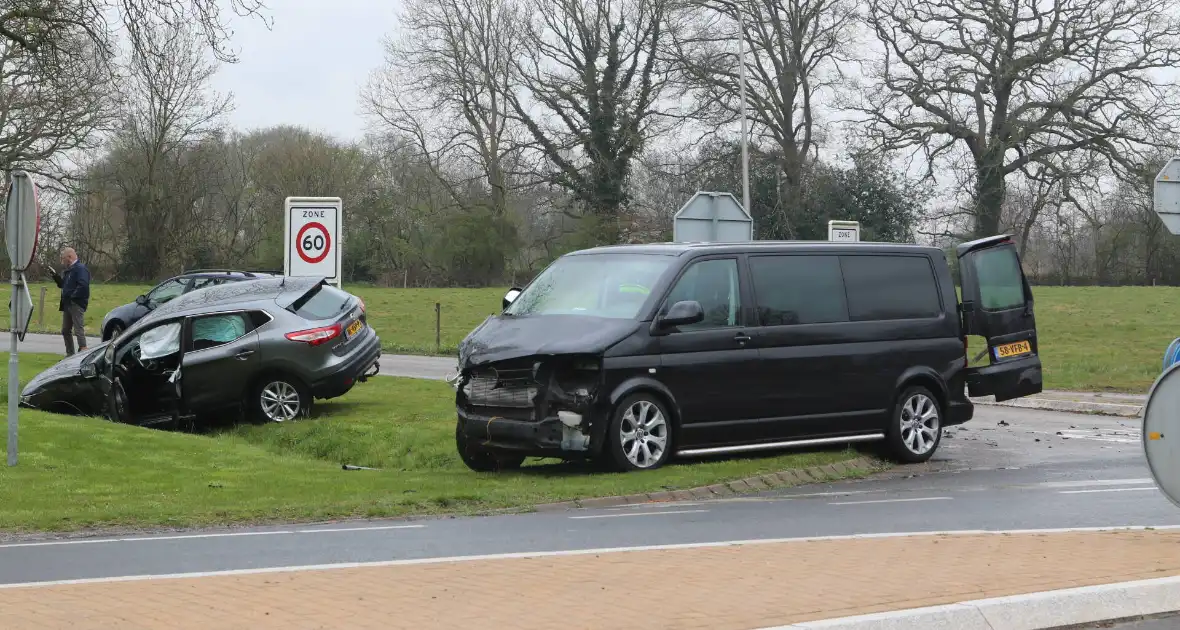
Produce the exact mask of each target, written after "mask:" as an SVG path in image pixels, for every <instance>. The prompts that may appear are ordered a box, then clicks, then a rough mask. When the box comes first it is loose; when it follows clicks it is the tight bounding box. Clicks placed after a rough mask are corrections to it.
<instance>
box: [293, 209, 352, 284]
mask: <svg viewBox="0 0 1180 630" xmlns="http://www.w3.org/2000/svg"><path fill="white" fill-rule="evenodd" d="M342 210H343V208H342V206H341V203H340V198H339V197H287V201H286V203H285V207H284V209H283V211H284V216H285V218H284V225H285V230H284V231H285V232H286V236H285V238H284V245H283V255H284V256H283V258H284V261H285V263H284V267H283V273H284V274H286V275H288V276H322V277H324V278H327V279H328V282H331V283H333V284H335V285H336V286H340V232H341V223H342V221H341V220H342V219H343V214H344V213H343V211H342Z"/></svg>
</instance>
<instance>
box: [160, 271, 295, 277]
mask: <svg viewBox="0 0 1180 630" xmlns="http://www.w3.org/2000/svg"><path fill="white" fill-rule="evenodd" d="M193 273H224V274H231V273H240V274H242V275H243V276H247V277H253V276H255V275H257V274H260V273H265V274H273V273H274V272H271V271H246V270H245V269H184V270H182V271H181V272H180V275H182V276H187V275H189V274H193Z"/></svg>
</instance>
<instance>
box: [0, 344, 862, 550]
mask: <svg viewBox="0 0 1180 630" xmlns="http://www.w3.org/2000/svg"><path fill="white" fill-rule="evenodd" d="M0 359H3V360H7V356H6V355H2V354H0ZM53 360H54V359H53V358H51V357H46V356H42V355H21V375H22V379H27V378H29V377H31V376H32V375H33V374H35V373H36V372H37V371H38V370H39V369H42V368H43V367H45V366H47V365H49V364H51V363H52V362H53ZM452 401H453V391H452V390H451V389H450V388H449V387H448V386H447V385H445V384H441V383H437V382H432V381H418V380H410V379H395V378H390V377H380V379H379V380H377V381H370V382H369V383H367V384H364V385H361V386H359V387H358V388H357V389H355V390H354V391H353V392H351V393H349V394H348V395H347V396H345V397H343V398H340V399H337V400H335V401H328V402H323V403H320V404H318V405H317V406H316V407H315V410H314V411H313V415H312V417H311V418H309V419H307V420H303V421H300V422H295V423H289V424H283V425H261V426H242V427H236V428H230V429H225V430H222V431H220V432H217V433H213V434H210V435H190V434H182V433H170V432H164V431H155V430H151V429H141V428H136V427H131V426H126V425H119V424H114V423H111V422H107V421H104V420H99V419H93V418H78V417H68V416H59V415H52V414H46V413H39V412H33V411H27V410H22V412H21V433H20V447H21V448H20V450H21V453H20V464H19V465H18V466H17V467H16V468H7V467H0V530H6V531H24V530H76V529H81V528H93V527H112V526H132V527H152V526H168V527H183V526H197V525H214V524H229V523H257V522H269V521H304V520H316V519H327V518H343V517H381V516H399V515H410V514H438V513H471V512H478V511H484V510H491V509H497V508H510V507H527V506H530V505H535V504H538V503H547V502H552V501H564V500H570V499H574V498H579V497H590V496H610V495H618V494H629V493H633V492H650V491H656V490H662V489H682V488H691V487H697V486H701V485H707V484H711V483H717V482H720V481H723V480H728V479H735V478H742V477H748V476H751V475H756V474H764V473H768V472H773V471H779V470H785V469H790V468H798V467H807V466H812V465H817V464H823V463H831V462H836V461H841V460H845V459H848V458H851V457H853V456H855V453H854V452H852V451H819V452H812V453H792V454H778V455H771V456H764V457H742V458H732V459H718V460H713V461H706V462H698V463H692V464H685V463H677V464H674V465H670V466H667V467H665V468H662V469H660V470H655V471H649V472H636V473H625V474H618V473H600V472H592V471H590V470H589V469H588V468H587V467H585V466H580V465H569V464H561V463H555V462H552V461H548V462H535V463H531V464H530V465H528V466H526V467H525V468H524V469H523V470H521V471H519V472H515V473H500V474H477V473H473V472H471V471H469V470H467V469H466V468H465V467H464V466H463V464H462V462H461V461H460V460H459V458H458V456H457V455H456V454H455V451H454V442H453V440H454V422H455V420H454V408H453V402H452ZM343 463H347V464H355V465H360V466H367V467H372V468H379V469H380V470H376V471H369V470H362V471H345V470H342V467H341V464H343Z"/></svg>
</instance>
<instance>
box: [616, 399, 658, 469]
mask: <svg viewBox="0 0 1180 630" xmlns="http://www.w3.org/2000/svg"><path fill="white" fill-rule="evenodd" d="M607 431H608V434H607V443H606V446H607V448H608V449H609V450H610V454H609V457H610V461H611V463H612V464H614V467H615V469H616V470H620V471H630V470H653V469H655V468H659V467H660V466H663V465H664V463H665V462H667V461H668V459H670V458H671V455H672V448H673V443H672V440H673V438H674V437H675V436H674V435H673V434H672V417H671V416H670V415H668V410H667V408H666V407H665V406H664V402H663V401H662V400H660V399H659V398H657V397H656V396H653V395H651V394H648V393H646V392H643V393H639V394H633V395H631V396H628V397H627V398H624V399H623V401H622V402H620V403H619V405H618V406H617V407H615V411H614V414H613V415H612V416H611V423H610V428H609V429H608V430H607Z"/></svg>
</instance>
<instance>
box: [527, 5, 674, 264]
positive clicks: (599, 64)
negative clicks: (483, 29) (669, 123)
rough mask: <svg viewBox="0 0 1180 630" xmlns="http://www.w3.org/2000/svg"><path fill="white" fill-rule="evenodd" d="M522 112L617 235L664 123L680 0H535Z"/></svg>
mask: <svg viewBox="0 0 1180 630" xmlns="http://www.w3.org/2000/svg"><path fill="white" fill-rule="evenodd" d="M525 6H526V8H525V10H524V11H525V13H526V14H528V15H529V16H530V19H529V21H528V24H527V26H526V27H525V29H524V32H525V39H524V47H523V53H524V54H523V55H522V56H521V57H520V58H519V60H518V61H517V63H516V69H517V72H518V73H519V76H520V79H521V81H522V84H523V86H524V87H523V89H522V90H520V91H518V92H515V93H513V95H512V99H511V104H512V107H513V111H514V112H515V113H516V116H517V117H518V118H519V119H520V120H521V122H523V123H524V126H525V127H526V128H527V129H528V131H529V133H530V135H531V136H532V139H533V141H534V143H535V146H536V147H537V148H538V149H540V151H541V153H542V154H543V155H544V156H545V158H546V160H547V161H548V163H549V165H550V167H551V168H550V172H549V173H548V175H547V178H548V180H549V181H551V182H552V183H554V184H556V185H558V186H560V187H561V188H563V189H565V190H568V191H569V192H570V193H571V194H572V195H573V196H574V197H575V198H576V199H577V201H578V202H580V203H581V204H582V205H583V206H584V207H585V209H586V210H588V211H589V213H590V215H591V216H592V217H593V218H594V219H596V226H595V227H594V230H595V234H594V238H595V239H596V240H599V241H602V242H615V241H616V240H617V237H618V234H619V231H620V229H619V225H618V214H619V212H620V209H621V208H622V207H623V206H624V205H625V203H626V201H627V178H628V175H629V174H630V168H631V162H632V160H633V159H635V158H636V156H638V155H639V153H640V151H641V150H642V148H643V146H644V143H645V142H646V141H647V140H649V139H650V138H651V137H652V136H653V135H654V134H655V133H656V129H655V123H656V122H657V120H658V118H659V115H660V112H659V111H658V105H659V103H660V99H661V97H663V96H665V95H666V94H667V88H668V87H669V85H670V81H671V76H672V74H671V72H672V65H671V63H670V62H669V61H668V59H667V57H666V55H664V54H663V52H664V48H665V46H666V44H667V42H668V41H669V40H668V32H667V27H668V25H669V20H668V18H669V14H670V10H671V0H619V1H616V0H556V1H554V0H528V3H527V4H526V5H525Z"/></svg>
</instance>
